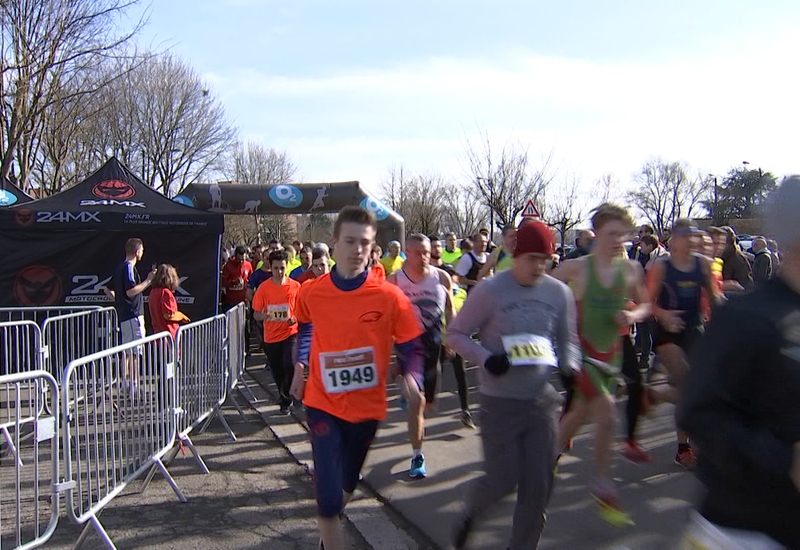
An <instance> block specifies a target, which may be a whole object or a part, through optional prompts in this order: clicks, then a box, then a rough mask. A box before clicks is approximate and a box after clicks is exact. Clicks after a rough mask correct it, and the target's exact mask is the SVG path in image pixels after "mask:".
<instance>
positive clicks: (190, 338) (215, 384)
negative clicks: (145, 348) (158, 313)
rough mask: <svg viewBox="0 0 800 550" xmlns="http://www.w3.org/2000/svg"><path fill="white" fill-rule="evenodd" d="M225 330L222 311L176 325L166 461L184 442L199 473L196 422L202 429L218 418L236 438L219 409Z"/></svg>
mask: <svg viewBox="0 0 800 550" xmlns="http://www.w3.org/2000/svg"><path fill="white" fill-rule="evenodd" d="M227 330H228V323H227V319H226V317H225V315H217V316H215V317H210V318H208V319H203V320H202V321H196V322H194V323H190V324H188V325H184V326H182V327H180V328H179V329H178V333H177V335H176V336H175V349H176V353H177V357H178V362H177V365H176V367H175V417H176V420H175V422H176V426H177V428H176V430H177V434H176V437H177V445H175V448H174V449H173V450H172V452H171V453H170V455H169V456H168V457H167V460H166V462H167V464H169V463H170V462H171V461H172V460H173V459H174V458H175V456H176V455H177V454H178V451H180V450H181V448H182V446H184V445H185V446H187V447H188V448H189V450H190V451H191V453H192V456H193V457H194V459H195V461H196V462H197V465H198V466H199V467H200V469H201V470H202V471H203V473H205V474H207V473H209V472H208V467H207V466H206V464H205V462H204V461H203V458H202V457H201V456H200V453H198V452H197V449H196V448H195V446H194V445H193V444H192V440H191V437H189V434H190V433H191V432H192V430H194V429H195V428H197V427H198V426H201V429H200V432H201V433H202V432H203V431H205V429H206V428H207V427H208V425H209V424H210V423H211V421H212V420H214V418H219V420H220V422H221V423H222V425H223V427H224V428H225V431H227V432H228V436H229V437H230V438H231V440H233V441H236V436H235V435H233V431H231V427H230V426H229V425H228V422H227V421H226V420H225V416H224V415H222V414H221V413H220V407H221V406H222V404H223V403H224V402H225V397H226V394H227V391H226V390H227V382H228V364H227V363H226V359H227V355H226V347H227V346H226V345H227V336H226V333H227ZM153 473H154V472H151V473H150V475H149V476H148V478H147V480H145V486H146V485H147V484H148V483H149V482H150V480H151V479H152V477H153Z"/></svg>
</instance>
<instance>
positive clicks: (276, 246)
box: [269, 239, 283, 254]
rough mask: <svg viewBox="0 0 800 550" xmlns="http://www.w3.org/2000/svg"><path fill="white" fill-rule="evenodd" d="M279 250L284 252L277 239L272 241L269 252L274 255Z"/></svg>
mask: <svg viewBox="0 0 800 550" xmlns="http://www.w3.org/2000/svg"><path fill="white" fill-rule="evenodd" d="M277 250H283V245H282V244H281V243H279V242H278V240H277V239H272V240H271V241H269V252H270V254H272V253H273V252H275V251H277Z"/></svg>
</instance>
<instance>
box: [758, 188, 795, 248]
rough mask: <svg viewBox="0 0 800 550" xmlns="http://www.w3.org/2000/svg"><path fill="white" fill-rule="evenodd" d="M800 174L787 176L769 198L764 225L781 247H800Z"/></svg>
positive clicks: (768, 233)
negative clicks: (799, 220)
mask: <svg viewBox="0 0 800 550" xmlns="http://www.w3.org/2000/svg"><path fill="white" fill-rule="evenodd" d="M798 219H800V176H787V177H785V178H784V179H783V181H782V182H781V184H780V185H779V186H778V188H777V189H775V190H774V191H773V192H772V193H770V194H769V197H768V198H767V203H766V205H765V208H764V227H765V228H766V230H767V235H769V236H770V237H771V238H773V239H775V240H776V241H778V244H779V245H780V247H781V249H787V248H790V247H791V248H799V247H800V222H798Z"/></svg>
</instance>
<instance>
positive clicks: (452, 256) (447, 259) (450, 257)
mask: <svg viewBox="0 0 800 550" xmlns="http://www.w3.org/2000/svg"><path fill="white" fill-rule="evenodd" d="M460 258H461V249H460V248H456V249H455V250H453V251H452V252H448V251H447V249H446V248H443V249H442V263H443V264H447V265H451V266H453V267H455V266H456V265H458V260H459V259H460Z"/></svg>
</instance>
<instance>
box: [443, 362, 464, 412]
mask: <svg viewBox="0 0 800 550" xmlns="http://www.w3.org/2000/svg"><path fill="white" fill-rule="evenodd" d="M450 361H451V362H452V363H453V372H454V373H455V375H456V384H457V385H458V400H459V401H460V402H461V410H462V411H466V410H468V409H469V388H467V369H466V368H465V367H464V358H463V357H461V356H460V355H458V354H456V355H454V356H453V357H452V358H451V359H450ZM444 362H445V356H444V348H442V355H441V363H442V364H444Z"/></svg>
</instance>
